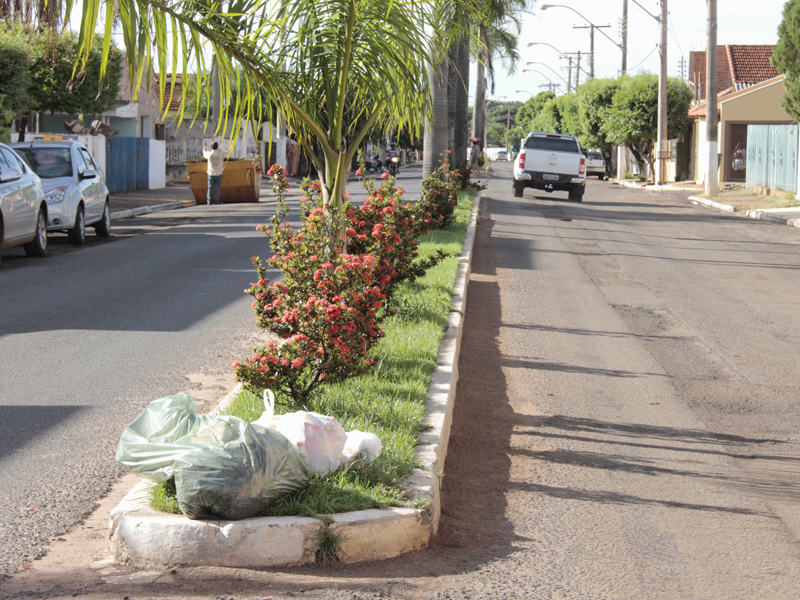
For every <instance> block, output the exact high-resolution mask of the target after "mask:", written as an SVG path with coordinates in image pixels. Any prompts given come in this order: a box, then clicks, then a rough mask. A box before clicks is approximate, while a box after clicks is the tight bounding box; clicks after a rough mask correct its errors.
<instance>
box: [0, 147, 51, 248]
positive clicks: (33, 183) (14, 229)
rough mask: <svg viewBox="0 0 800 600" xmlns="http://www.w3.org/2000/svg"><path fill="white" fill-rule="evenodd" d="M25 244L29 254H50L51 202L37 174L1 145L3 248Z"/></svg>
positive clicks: (0, 245)
mask: <svg viewBox="0 0 800 600" xmlns="http://www.w3.org/2000/svg"><path fill="white" fill-rule="evenodd" d="M21 244H24V245H25V254H27V255H28V256H44V255H45V254H46V253H47V202H46V200H45V195H44V189H42V182H41V180H40V179H39V177H38V176H37V175H36V173H34V172H33V170H32V169H31V168H30V167H29V166H28V165H26V164H25V161H23V160H22V159H20V157H19V156H18V155H17V154H15V153H14V152H12V150H11V148H9V147H8V146H6V145H4V144H0V248H10V247H11V246H19V245H21Z"/></svg>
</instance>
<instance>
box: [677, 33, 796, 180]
mask: <svg viewBox="0 0 800 600" xmlns="http://www.w3.org/2000/svg"><path fill="white" fill-rule="evenodd" d="M774 48H775V46H749V45H726V46H718V47H717V64H718V70H717V90H718V93H717V108H718V110H717V116H718V119H719V121H718V123H717V127H718V136H717V139H718V140H719V149H720V152H719V153H720V169H719V178H720V181H724V182H739V183H744V182H745V180H746V177H747V168H746V161H742V160H740V158H741V156H742V153H743V152H745V151H746V149H747V126H748V125H755V124H790V123H794V119H792V118H791V117H790V116H789V115H788V114H786V112H785V111H784V110H783V109H782V108H781V99H782V98H783V95H784V94H785V88H784V86H783V75H780V74H779V73H778V72H777V70H776V69H775V67H773V66H772V64H771V63H770V57H771V56H772V52H773V50H774ZM705 54H706V53H705V51H701V52H692V53H690V59H689V64H690V69H689V77H690V83H691V84H692V86H693V87H694V90H695V96H696V102H697V103H696V104H695V105H694V106H693V107H692V108H691V109H690V110H689V117H690V118H691V119H692V122H693V125H692V129H691V131H690V133H689V136H688V140H687V141H688V143H689V148H690V157H689V158H690V160H689V171H688V173H687V175H688V177H687V178H688V179H694V180H696V181H698V182H702V181H704V180H705V165H704V164H703V163H704V159H705V140H706V101H705V89H706V85H705V84H706V77H705V68H706V65H705Z"/></svg>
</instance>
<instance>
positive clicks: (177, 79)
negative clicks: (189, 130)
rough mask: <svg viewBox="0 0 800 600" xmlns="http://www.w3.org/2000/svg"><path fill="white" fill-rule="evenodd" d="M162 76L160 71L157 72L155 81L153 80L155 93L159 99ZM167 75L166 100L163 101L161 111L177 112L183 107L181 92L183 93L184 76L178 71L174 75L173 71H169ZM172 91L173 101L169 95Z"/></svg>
mask: <svg viewBox="0 0 800 600" xmlns="http://www.w3.org/2000/svg"><path fill="white" fill-rule="evenodd" d="M160 77H161V75H160V74H159V73H156V74H155V81H154V82H153V93H154V94H155V97H156V99H158V84H159V78H160ZM165 77H166V80H167V81H166V82H165V84H164V102H162V103H161V111H162V112H165V111H167V112H169V111H175V112H177V111H179V110H180V108H181V94H182V93H183V85H182V80H183V77H182V76H181V74H180V73H178V74H177V75H173V74H172V73H167V74H166V75H165ZM173 85H174V89H173ZM170 92H171V93H172V100H171V101H170V97H169V95H170Z"/></svg>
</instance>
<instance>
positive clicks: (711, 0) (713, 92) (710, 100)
mask: <svg viewBox="0 0 800 600" xmlns="http://www.w3.org/2000/svg"><path fill="white" fill-rule="evenodd" d="M706 140H707V143H708V168H707V169H706V195H708V196H716V195H717V192H718V191H719V164H718V163H719V159H718V158H717V155H718V154H719V138H718V137H717V0H708V48H706Z"/></svg>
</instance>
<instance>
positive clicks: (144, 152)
mask: <svg viewBox="0 0 800 600" xmlns="http://www.w3.org/2000/svg"><path fill="white" fill-rule="evenodd" d="M106 185H107V186H108V191H109V192H111V193H112V194H113V193H116V192H132V191H135V190H146V189H148V188H149V187H150V140H149V139H148V138H136V137H115V138H114V140H113V141H111V142H108V144H107V145H106Z"/></svg>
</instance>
